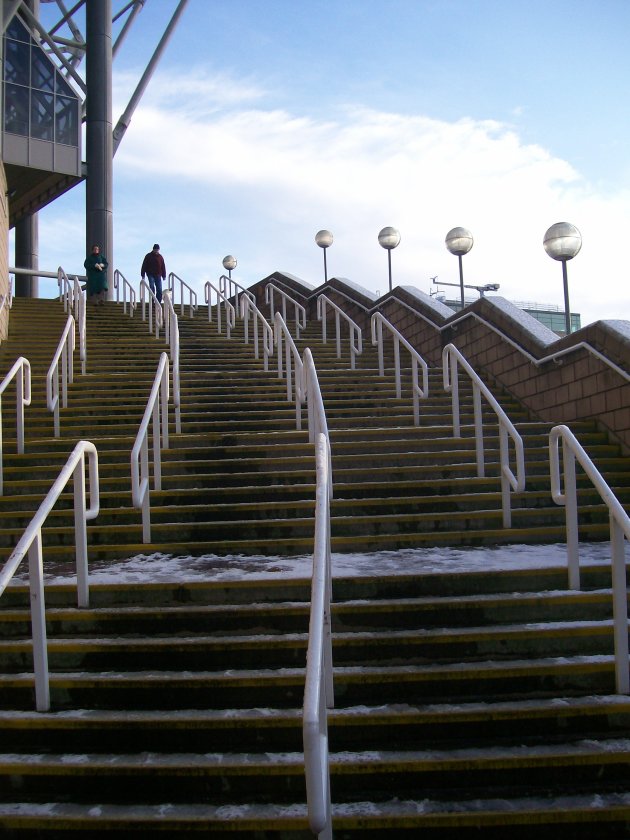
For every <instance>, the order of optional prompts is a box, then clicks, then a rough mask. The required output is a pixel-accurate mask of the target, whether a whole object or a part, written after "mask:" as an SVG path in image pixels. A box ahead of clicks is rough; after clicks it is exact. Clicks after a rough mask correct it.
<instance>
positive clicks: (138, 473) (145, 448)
mask: <svg viewBox="0 0 630 840" xmlns="http://www.w3.org/2000/svg"><path fill="white" fill-rule="evenodd" d="M168 397H169V387H168V356H167V354H166V353H161V354H160V361H159V362H158V367H157V371H156V374H155V379H154V380H153V387H152V388H151V393H150V395H149V399H148V401H147V407H146V408H145V410H144V415H143V417H142V422H141V423H140V428H139V429H138V434H137V435H136V441H135V443H134V445H133V449H132V450H131V498H132V501H133V506H134V507H135V508H136V510H141V511H142V541H143V542H145V543H148V542H151V508H150V504H149V503H150V498H149V497H150V470H149V423H152V432H153V489H154V490H161V489H162V448H166V447H167V446H168Z"/></svg>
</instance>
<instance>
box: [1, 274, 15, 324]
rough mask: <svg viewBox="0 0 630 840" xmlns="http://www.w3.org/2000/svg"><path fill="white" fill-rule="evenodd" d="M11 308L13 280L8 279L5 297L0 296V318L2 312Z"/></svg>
mask: <svg viewBox="0 0 630 840" xmlns="http://www.w3.org/2000/svg"><path fill="white" fill-rule="evenodd" d="M12 306H13V278H12V277H9V285H8V288H7V293H6V295H0V318H1V317H2V312H3V310H4V309H5V308H6V309H11V307H12Z"/></svg>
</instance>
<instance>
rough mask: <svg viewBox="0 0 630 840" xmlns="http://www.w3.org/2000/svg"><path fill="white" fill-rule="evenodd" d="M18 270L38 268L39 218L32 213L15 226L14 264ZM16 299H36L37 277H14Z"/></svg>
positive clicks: (37, 292)
mask: <svg viewBox="0 0 630 840" xmlns="http://www.w3.org/2000/svg"><path fill="white" fill-rule="evenodd" d="M14 265H15V266H16V267H18V268H32V269H37V268H39V216H38V215H37V213H34V214H33V215H32V216H27V217H26V218H25V219H22V221H21V222H18V223H17V224H16V226H15V263H14ZM15 295H16V297H38V296H39V277H29V276H27V275H26V274H17V275H16V276H15Z"/></svg>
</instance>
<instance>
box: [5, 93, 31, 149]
mask: <svg viewBox="0 0 630 840" xmlns="http://www.w3.org/2000/svg"><path fill="white" fill-rule="evenodd" d="M4 130H5V131H10V132H11V133H12V134H22V135H24V136H26V137H28V88H24V87H20V86H18V85H5V86H4Z"/></svg>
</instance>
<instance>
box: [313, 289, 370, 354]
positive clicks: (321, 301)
mask: <svg viewBox="0 0 630 840" xmlns="http://www.w3.org/2000/svg"><path fill="white" fill-rule="evenodd" d="M327 306H329V307H330V308H331V309H332V310H333V311H334V313H335V339H336V343H337V358H338V359H340V358H341V327H340V319H341V318H343V319H344V321H346V322H347V324H348V328H349V335H348V339H349V342H350V367H351V368H352V370H354V366H355V360H356V357H357V355H360V354H361V353H362V352H363V333H362V331H361V327H360V326H359V325H358V324H357V323H356V322H355V321H353V320H352V318H350V316H349V315H346V313H345V312H344V311H343V309H341V308H340V307H339V306H337V304H336V303H333V301H332V300H330V298H328V297H326V295H319V297H318V298H317V320H318V321H321V322H322V342H323V343H324V344H326V307H327ZM355 339H356V341H355Z"/></svg>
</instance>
